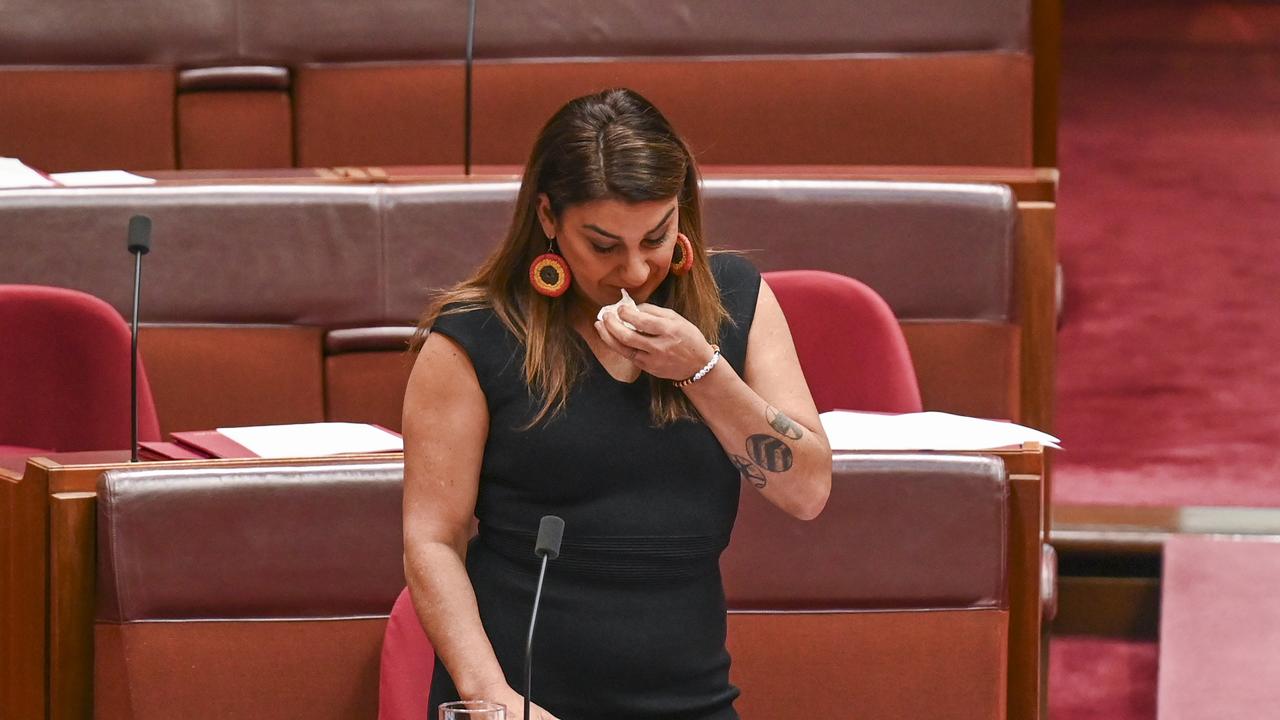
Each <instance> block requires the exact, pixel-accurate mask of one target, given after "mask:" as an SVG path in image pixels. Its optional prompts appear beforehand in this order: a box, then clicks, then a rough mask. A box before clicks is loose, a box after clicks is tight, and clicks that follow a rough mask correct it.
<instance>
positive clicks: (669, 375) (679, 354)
mask: <svg viewBox="0 0 1280 720" xmlns="http://www.w3.org/2000/svg"><path fill="white" fill-rule="evenodd" d="M623 320H625V321H626V322H629V323H631V324H632V325H634V326H635V328H636V329H635V330H631V329H630V328H628V327H627V326H625V325H623V324H622V321H623ZM595 328H596V332H597V333H598V334H599V335H600V339H601V340H603V341H604V343H605V344H606V345H608V346H609V348H610V349H611V350H613V351H614V352H616V353H618V354H619V355H621V356H623V357H625V358H627V359H628V360H630V361H631V362H632V364H634V365H635V366H636V367H638V368H640V369H641V370H643V371H645V372H647V373H649V374H650V375H653V376H654V377H659V378H665V379H667V380H684V379H685V378H688V377H691V376H692V375H693V374H694V373H696V372H698V371H699V370H701V369H702V366H703V365H706V364H707V361H708V360H710V359H711V356H712V354H713V353H714V352H715V351H714V350H712V348H711V344H710V343H708V342H707V339H706V338H705V337H703V336H702V333H701V332H700V331H699V330H698V328H697V327H695V326H694V324H693V323H691V322H689V321H688V320H686V319H685V318H684V317H683V316H681V315H680V314H679V313H677V312H676V311H674V310H670V309H668V308H664V307H659V306H657V305H650V304H649V303H643V304H641V305H638V306H636V308H635V309H634V310H632V309H631V308H629V307H627V306H625V305H623V306H622V307H620V308H619V309H618V312H617V313H612V312H608V313H605V315H604V319H603V320H597V321H596V323H595Z"/></svg>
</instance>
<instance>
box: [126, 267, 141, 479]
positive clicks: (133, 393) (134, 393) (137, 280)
mask: <svg viewBox="0 0 1280 720" xmlns="http://www.w3.org/2000/svg"><path fill="white" fill-rule="evenodd" d="M141 288H142V253H136V254H135V255H134V256H133V327H132V331H131V332H130V333H129V339H130V343H129V452H130V456H129V462H138V300H139V297H138V296H139V295H140V294H141V293H140V292H139V291H140V290H141Z"/></svg>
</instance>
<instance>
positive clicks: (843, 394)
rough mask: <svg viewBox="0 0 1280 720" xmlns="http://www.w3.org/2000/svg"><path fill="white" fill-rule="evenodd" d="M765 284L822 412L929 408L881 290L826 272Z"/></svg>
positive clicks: (788, 273) (794, 273)
mask: <svg viewBox="0 0 1280 720" xmlns="http://www.w3.org/2000/svg"><path fill="white" fill-rule="evenodd" d="M764 279H765V282H767V283H768V284H769V287H770V288H771V289H772V290H773V293H774V295H776V296H777V298H778V304H779V305H780V306H781V307H782V312H783V314H784V315H786V317H787V324H788V325H789V326H790V327H791V338H792V340H793V341H794V342H795V346H796V353H797V354H798V355H799V356H800V367H801V369H802V370H804V377H805V379H806V380H807V381H808V382H809V390H810V391H811V392H812V393H813V400H814V402H815V403H816V404H817V406H818V411H819V412H826V411H828V410H866V411H872V412H894V413H903V412H919V411H920V410H921V409H922V405H921V401H920V387H919V385H918V384H917V382H916V373H915V368H914V366H913V365H912V363H911V352H910V350H908V348H907V341H906V339H905V338H904V337H903V334H902V328H901V327H900V326H899V324H898V320H897V318H895V317H894V314H893V311H892V310H891V309H890V308H889V305H888V303H886V302H885V301H884V300H883V299H882V298H881V297H880V296H879V295H878V294H876V292H875V291H874V290H872V289H871V288H869V287H867V286H866V285H864V284H862V283H860V282H858V281H857V280H854V279H853V278H848V277H845V276H843V275H837V274H835V273H829V272H823V271H819V270H781V271H776V272H768V273H764Z"/></svg>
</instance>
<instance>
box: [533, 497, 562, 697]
mask: <svg viewBox="0 0 1280 720" xmlns="http://www.w3.org/2000/svg"><path fill="white" fill-rule="evenodd" d="M563 538H564V520H562V519H560V518H559V517H556V516H555V515H543V516H542V522H541V523H539V524H538V540H537V542H535V543H534V546H533V554H534V555H536V556H538V557H540V558H542V570H540V571H539V572H538V587H537V589H536V590H534V593H533V612H532V613H531V614H530V615H529V638H528V640H527V641H526V642H525V645H524V718H525V720H529V704H530V702H531V700H530V699H529V694H530V693H531V692H533V626H534V624H535V623H536V622H537V621H538V603H539V602H540V601H541V600H542V580H543V579H544V578H545V577H546V576H547V561H548V560H555V559H556V558H557V557H560V540H561V539H563Z"/></svg>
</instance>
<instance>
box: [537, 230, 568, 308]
mask: <svg viewBox="0 0 1280 720" xmlns="http://www.w3.org/2000/svg"><path fill="white" fill-rule="evenodd" d="M554 242H555V238H551V239H550V241H548V243H547V251H546V252H545V253H543V254H541V255H539V256H538V257H536V258H534V259H533V264H531V265H530V266H529V283H530V284H532V285H533V289H534V290H535V291H537V293H538V294H539V295H546V296H547V297H560V296H561V295H563V294H564V293H565V291H566V290H568V289H569V282H570V281H571V280H573V274H572V273H570V272H569V263H567V262H565V261H564V258H563V257H561V256H560V255H559V254H558V253H556V251H555V246H554V244H553V243H554Z"/></svg>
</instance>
